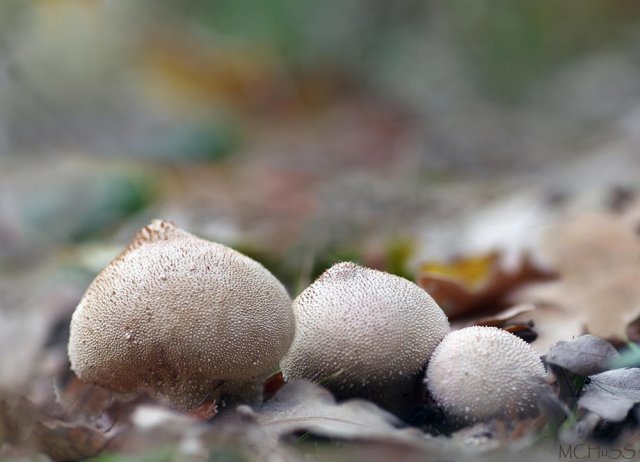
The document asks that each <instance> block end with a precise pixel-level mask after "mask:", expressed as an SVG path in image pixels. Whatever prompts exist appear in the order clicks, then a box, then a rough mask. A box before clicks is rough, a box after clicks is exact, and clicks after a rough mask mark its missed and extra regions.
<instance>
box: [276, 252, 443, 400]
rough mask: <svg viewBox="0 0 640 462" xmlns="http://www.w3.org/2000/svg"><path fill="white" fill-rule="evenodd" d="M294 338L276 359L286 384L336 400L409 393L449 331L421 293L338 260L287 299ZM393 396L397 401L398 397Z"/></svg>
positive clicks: (379, 273) (404, 282)
mask: <svg viewBox="0 0 640 462" xmlns="http://www.w3.org/2000/svg"><path fill="white" fill-rule="evenodd" d="M293 311H294V313H295V316H296V334H295V338H294V341H293V344H292V345H291V348H290V350H289V352H288V353H287V355H286V356H285V357H284V359H283V360H282V362H281V367H282V372H283V375H284V377H285V379H286V380H288V381H291V380H295V379H307V380H310V381H313V382H317V383H320V384H321V385H324V386H326V387H328V388H329V389H331V390H332V391H333V392H334V394H336V396H338V397H340V398H346V397H352V396H362V397H367V398H369V399H373V400H374V401H378V402H379V403H380V402H381V401H385V397H384V396H383V395H385V396H386V395H387V394H388V393H389V392H391V393H394V392H399V391H400V390H405V391H406V389H407V386H408V387H409V388H410V387H411V386H412V384H413V383H414V380H415V379H416V377H417V376H418V375H419V372H420V370H421V368H422V367H423V366H424V364H425V363H426V362H427V360H428V359H429V356H430V355H431V353H432V352H433V350H434V349H435V348H436V345H438V343H439V342H440V340H442V338H443V337H444V336H445V335H446V334H447V333H448V332H449V322H448V320H447V317H446V316H445V314H444V313H443V311H442V310H441V309H440V307H439V306H438V305H437V303H436V302H435V301H434V300H433V299H432V298H431V296H430V295H429V294H427V293H426V292H425V291H424V290H423V289H421V288H420V287H418V286H417V285H415V284H413V283H412V282H410V281H408V280H406V279H403V278H400V277H398V276H394V275H391V274H388V273H384V272H382V271H376V270H373V269H369V268H364V267H362V266H358V265H356V264H354V263H349V262H345V263H338V264H337V265H334V266H333V267H331V268H329V269H328V270H327V271H326V272H325V273H324V274H322V276H320V277H319V278H318V279H317V280H316V281H315V282H314V283H313V284H312V285H311V286H309V287H308V288H307V289H306V290H304V291H303V292H302V293H301V294H300V295H299V296H298V297H297V298H296V299H295V300H294V302H293ZM397 398H398V399H400V396H397Z"/></svg>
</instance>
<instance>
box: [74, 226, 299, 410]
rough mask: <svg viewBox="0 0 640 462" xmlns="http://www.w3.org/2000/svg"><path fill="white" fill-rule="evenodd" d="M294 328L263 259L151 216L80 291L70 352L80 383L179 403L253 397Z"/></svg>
mask: <svg viewBox="0 0 640 462" xmlns="http://www.w3.org/2000/svg"><path fill="white" fill-rule="evenodd" d="M294 327H295V322H294V318H293V313H292V310H291V299H290V297H289V295H288V294H287V292H286V290H285V288H284V287H283V286H282V284H281V283H280V282H279V281H278V280H277V279H276V278H275V277H274V276H273V275H272V274H271V273H270V272H269V271H267V270H266V269H265V268H264V267H263V266H262V265H260V264H259V263H258V262H256V261H254V260H252V259H250V258H249V257H247V256H245V255H243V254H241V253H239V252H237V251H235V250H233V249H230V248H229V247H226V246H224V245H221V244H217V243H214V242H209V241H206V240H204V239H200V238H198V237H196V236H194V235H192V234H189V233H188V232H186V231H183V230H181V229H179V228H177V227H176V226H175V225H174V224H172V223H169V222H166V221H159V220H156V221H154V222H153V223H151V224H150V225H149V226H147V227H145V228H142V229H141V230H140V231H139V232H138V234H137V235H136V237H135V239H134V240H133V242H132V243H131V244H130V245H129V247H128V248H127V249H126V250H125V251H124V252H123V253H122V254H121V255H120V256H118V257H117V258H116V259H115V260H113V261H112V262H111V263H110V264H109V265H108V266H107V267H106V268H105V269H104V270H103V271H102V272H101V273H100V274H99V275H98V276H97V277H96V279H95V280H94V281H93V282H92V283H91V285H90V286H89V288H88V289H87V292H86V293H85V295H84V297H83V298H82V300H81V301H80V304H79V305H78V307H77V308H76V310H75V312H74V313H73V317H72V319H71V334H70V339H69V358H70V360H71V367H72V369H73V371H74V372H75V373H76V374H77V375H78V377H80V378H81V379H82V380H84V381H86V382H90V383H93V384H96V385H99V386H102V387H105V388H108V389H111V390H114V391H117V392H122V393H128V392H133V391H136V390H141V389H144V390H148V391H149V392H150V393H151V394H153V395H155V396H159V397H163V398H166V399H168V400H169V401H170V402H172V403H173V404H174V405H175V406H177V407H179V408H182V409H190V408H192V407H195V406H197V405H199V404H201V403H202V402H204V401H208V400H212V399H220V398H221V397H222V399H225V398H229V399H240V400H248V401H256V400H257V399H259V396H260V394H259V390H260V386H261V382H262V380H263V379H264V378H265V377H266V376H267V375H268V374H269V372H270V371H271V370H272V369H273V368H274V367H276V366H277V364H278V361H279V360H280V358H281V357H282V356H283V355H284V353H285V352H286V351H287V349H288V348H289V345H290V344H291V341H292V339H293V334H294Z"/></svg>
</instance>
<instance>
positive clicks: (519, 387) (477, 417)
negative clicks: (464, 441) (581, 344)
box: [426, 326, 545, 423]
mask: <svg viewBox="0 0 640 462" xmlns="http://www.w3.org/2000/svg"><path fill="white" fill-rule="evenodd" d="M544 376H545V370H544V366H543V365H542V361H541V360H540V357H539V356H538V354H537V353H536V352H535V350H534V349H533V348H532V347H531V346H530V345H529V344H528V343H527V342H525V341H524V340H522V339H520V338H519V337H516V336H515V335H513V334H510V333H509V332H506V331H504V330H502V329H498V328H496V327H482V326H473V327H466V328H464V329H460V330H457V331H454V332H451V333H450V334H448V335H447V336H446V337H445V338H444V340H443V341H442V343H440V345H438V348H436V351H435V352H434V353H433V355H432V356H431V359H430V360H429V366H428V367H427V374H426V382H427V386H428V389H429V393H430V394H431V396H432V398H433V399H434V400H435V401H436V403H438V405H439V406H440V407H441V408H442V409H443V411H444V412H445V414H446V415H447V416H448V417H449V418H450V419H451V420H452V421H453V422H461V423H471V422H478V421H485V420H489V419H492V418H499V417H510V416H518V417H524V416H528V415H532V414H535V413H536V411H537V406H536V397H537V396H538V394H539V392H540V391H541V390H542V388H543V387H542V384H543V382H544Z"/></svg>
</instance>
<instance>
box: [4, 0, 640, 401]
mask: <svg viewBox="0 0 640 462" xmlns="http://www.w3.org/2000/svg"><path fill="white" fill-rule="evenodd" d="M639 148H640V3H638V2H635V1H632V0H565V1H563V2H556V1H552V0H523V1H519V2H513V1H509V0H492V1H488V0H450V1H446V2H445V1H435V0H433V1H427V0H402V1H397V2H388V1H383V0H324V1H313V0H269V1H260V0H214V1H196V0H180V1H178V0H153V1H152V0H136V1H127V0H38V1H31V2H25V1H23V0H3V1H2V2H1V3H0V343H1V344H2V345H3V346H2V351H3V353H2V354H0V377H1V380H0V382H2V383H0V385H2V386H18V385H20V384H23V383H25V382H26V381H27V380H28V379H29V377H32V376H33V375H34V374H40V375H44V376H46V374H47V373H48V372H47V371H51V370H54V369H55V367H57V366H56V365H59V364H60V362H61V361H64V360H65V359H64V358H65V354H66V353H65V351H64V348H58V349H48V350H45V351H47V355H49V356H46V355H45V356H44V357H43V356H42V351H43V347H46V346H47V345H61V346H64V343H65V341H64V339H65V336H66V335H67V333H66V326H67V325H68V322H69V316H70V313H71V312H72V310H73V308H74V307H75V305H76V303H77V301H78V300H79V298H80V297H81V295H82V293H83V292H84V290H85V288H86V286H87V285H88V284H89V282H90V281H91V280H92V278H93V277H95V275H96V274H97V272H98V271H99V270H100V269H101V268H102V267H103V266H104V265H105V264H106V263H107V262H108V261H110V259H112V258H113V257H114V256H115V255H117V254H118V253H119V251H120V250H121V249H122V248H123V246H124V245H125V244H126V243H127V242H128V241H129V240H130V239H131V237H132V236H133V234H134V233H135V231H136V229H137V228H139V227H140V226H143V225H144V224H146V223H148V222H149V221H150V220H151V219H152V218H156V217H157V218H165V219H170V220H174V221H175V222H176V223H177V224H178V225H179V226H181V227H183V228H185V229H187V230H189V231H191V232H193V233H195V234H197V235H200V236H203V237H207V238H210V239H213V240H217V241H220V242H223V243H226V244H228V245H231V246H234V247H236V248H238V249H239V250H241V251H243V252H245V253H247V254H249V255H251V256H253V257H254V258H256V259H258V260H259V261H261V262H263V263H264V264H265V265H266V266H267V267H269V268H270V269H271V270H272V271H273V272H274V273H275V274H276V275H277V276H278V277H280V278H281V279H282V280H283V282H284V283H285V284H286V285H287V287H288V288H289V290H290V292H291V293H292V294H296V293H297V292H299V290H301V289H302V288H304V287H305V286H306V285H307V284H308V283H309V282H310V281H311V280H313V278H314V277H315V276H316V275H317V274H319V272H320V271H322V269H324V268H326V267H327V266H328V265H330V264H331V263H333V262H335V261H339V260H343V259H348V260H354V261H359V262H362V263H364V264H367V265H369V266H373V267H377V268H382V269H386V270H388V271H391V272H394V273H397V274H400V275H404V276H407V277H409V278H411V279H413V278H414V277H415V273H416V270H417V268H419V267H420V265H422V264H423V263H424V262H425V261H443V262H446V261H448V260H449V259H451V258H455V257H460V256H463V257H464V256H470V255H471V256H473V255H477V254H482V253H485V252H491V251H495V250H498V251H500V252H501V253H502V254H503V255H505V259H506V260H507V261H509V260H512V261H517V259H518V258H519V256H521V255H522V254H523V253H526V252H531V251H532V249H535V245H536V239H537V238H538V236H539V234H540V233H541V232H542V231H544V230H545V229H546V228H547V227H548V226H550V224H551V223H553V222H554V221H555V220H558V217H562V216H567V215H570V214H572V213H577V212H578V211H580V210H584V209H604V208H615V207H619V206H620V204H624V202H625V201H627V200H629V199H630V198H631V197H633V195H634V193H635V189H636V187H637V186H638V185H639V184H640V182H639V181H640V169H639V167H640V149H639ZM8 351H11V354H5V352H8ZM34 368H37V370H36V371H34ZM36 391H37V390H36ZM43 393H44V391H43Z"/></svg>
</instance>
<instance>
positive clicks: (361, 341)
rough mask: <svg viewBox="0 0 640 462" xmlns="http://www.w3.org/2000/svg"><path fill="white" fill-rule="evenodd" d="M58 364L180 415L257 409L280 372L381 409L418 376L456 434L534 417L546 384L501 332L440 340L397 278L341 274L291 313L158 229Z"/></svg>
mask: <svg viewBox="0 0 640 462" xmlns="http://www.w3.org/2000/svg"><path fill="white" fill-rule="evenodd" d="M69 358H70V361H71V366H72V369H73V371H74V372H75V373H76V374H77V375H78V377H80V378H81V379H82V380H84V381H86V382H89V383H92V384H95V385H99V386H102V387H105V388H107V389H110V390H113V391H116V392H120V393H131V392H135V391H139V390H145V391H147V392H149V393H150V394H152V395H153V396H156V397H159V398H161V399H165V400H167V401H169V402H170V403H172V404H173V405H174V406H175V407H177V408H180V409H184V410H189V409H193V408H195V407H197V406H199V405H201V404H204V403H207V402H211V401H216V402H224V403H226V404H228V403H233V402H244V403H251V404H258V403H259V402H260V400H261V389H262V383H263V381H264V380H265V378H266V377H268V376H269V375H270V374H271V373H273V372H274V370H276V369H277V367H278V365H280V367H281V369H282V373H283V376H284V378H285V380H287V381H292V380H298V379H306V380H310V381H313V382H316V383H319V384H321V385H323V386H325V387H327V388H328V389H330V390H331V391H332V392H333V393H334V394H335V395H336V396H337V397H338V398H340V399H342V398H350V397H364V398H367V399H371V400H373V401H375V402H377V403H379V404H381V405H382V406H383V407H386V408H387V409H392V408H393V407H394V404H393V403H394V402H401V401H402V400H403V399H404V398H403V396H406V395H407V394H409V393H411V391H412V390H413V388H414V387H415V383H416V381H417V380H420V379H421V377H420V375H421V374H424V377H423V380H424V381H425V383H426V384H427V388H428V392H429V394H430V396H431V397H432V398H433V400H434V401H435V402H436V403H437V404H438V405H439V406H440V408H441V409H442V410H443V411H444V413H445V415H447V416H448V417H449V418H450V419H452V420H458V421H461V422H467V423H469V422H476V421H482V420H487V419H491V418H496V417H502V416H514V415H517V416H525V415H530V414H532V413H534V412H535V410H536V405H535V401H536V395H537V393H538V390H539V387H540V383H541V382H542V381H543V379H544V376H545V370H544V366H543V364H542V362H541V360H540V358H539V357H538V355H537V354H536V352H535V351H534V350H533V349H532V348H531V347H530V346H529V345H528V344H527V343H526V342H524V341H523V340H521V339H520V338H518V337H516V336H514V335H512V334H510V333H508V332H506V331H503V330H500V329H497V328H493V327H468V328H464V329H461V330H457V331H453V332H450V327H449V322H448V320H447V317H446V316H445V314H444V312H443V311H442V310H441V309H440V307H439V306H438V305H437V303H436V302H435V301H434V300H433V299H432V298H431V296H429V294H428V293H427V292H426V291H424V290H423V289H422V288H420V287H418V286H416V285H415V284H413V283H412V282H410V281H408V280H406V279H403V278H400V277H398V276H394V275H391V274H388V273H384V272H381V271H376V270H373V269H368V268H364V267H362V266H358V265H356V264H354V263H339V264H337V265H335V266H333V267H331V268H330V269H328V270H327V271H326V272H325V273H324V274H323V275H322V276H320V277H319V278H318V279H317V280H316V281H315V282H314V283H313V284H311V286H309V287H308V288H307V289H306V290H304V291H303V292H302V293H301V294H300V295H299V296H298V297H297V298H296V299H295V300H293V302H292V300H291V298H290V297H289V295H288V293H287V291H286V289H285V288H284V287H283V285H282V284H281V283H280V282H279V281H278V280H277V279H276V278H275V277H274V276H273V275H272V274H271V273H270V272H269V271H268V270H267V269H265V268H264V267H263V266H262V265H260V264H259V263H258V262H256V261H254V260H252V259H250V258H249V257H247V256H245V255H243V254H241V253H239V252H237V251H235V250H233V249H231V248H229V247H226V246H224V245H221V244H218V243H214V242H210V241H207V240H204V239H200V238H198V237H196V236H194V235H192V234H190V233H188V232H186V231H183V230H181V229H179V228H178V227H176V226H175V225H174V224H172V223H170V222H166V221H160V220H156V221H154V222H153V223H151V224H150V225H149V226H146V227H144V228H142V229H141V230H140V231H139V232H138V233H137V235H136V237H135V239H134V240H133V242H132V243H131V244H130V245H129V246H128V247H127V248H126V249H125V251H124V252H123V253H122V254H121V255H119V256H118V257H117V258H116V259H115V260H114V261H112V262H111V263H110V264H109V265H108V266H107V267H106V268H105V269H104V270H103V271H102V272H101V273H100V274H99V275H98V276H97V277H96V279H95V280H94V281H93V282H92V283H91V285H90V286H89V288H88V289H87V292H86V293H85V295H84V297H83V298H82V300H81V301H80V303H79V305H78V307H77V308H76V310H75V312H74V314H73V317H72V320H71V334H70V340H69ZM425 371H426V372H425Z"/></svg>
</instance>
